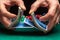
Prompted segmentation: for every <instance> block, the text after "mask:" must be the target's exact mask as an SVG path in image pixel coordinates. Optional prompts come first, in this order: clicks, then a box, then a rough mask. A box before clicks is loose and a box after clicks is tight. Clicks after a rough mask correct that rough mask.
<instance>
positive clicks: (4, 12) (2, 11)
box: [0, 4, 16, 18]
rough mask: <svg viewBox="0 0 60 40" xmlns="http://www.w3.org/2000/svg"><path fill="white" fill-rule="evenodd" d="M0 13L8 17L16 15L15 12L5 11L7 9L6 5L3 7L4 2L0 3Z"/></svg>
mask: <svg viewBox="0 0 60 40" xmlns="http://www.w3.org/2000/svg"><path fill="white" fill-rule="evenodd" d="M0 15H3V16H6V17H8V18H14V17H16V15H15V14H12V13H10V12H8V11H7V9H6V7H5V5H4V4H2V5H1V13H0Z"/></svg>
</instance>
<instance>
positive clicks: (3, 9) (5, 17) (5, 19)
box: [0, 0, 26, 28]
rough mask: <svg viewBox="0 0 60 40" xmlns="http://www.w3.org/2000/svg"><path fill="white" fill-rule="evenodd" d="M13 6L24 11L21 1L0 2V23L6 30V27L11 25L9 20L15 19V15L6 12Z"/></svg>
mask: <svg viewBox="0 0 60 40" xmlns="http://www.w3.org/2000/svg"><path fill="white" fill-rule="evenodd" d="M15 4H16V5H17V6H19V7H21V8H22V9H23V10H26V8H25V6H24V2H23V0H0V22H1V23H2V24H3V25H4V26H5V27H6V28H8V25H10V23H11V22H10V20H9V19H10V18H15V17H16V15H15V14H12V13H10V12H9V11H8V10H9V8H10V7H11V6H13V5H15Z"/></svg>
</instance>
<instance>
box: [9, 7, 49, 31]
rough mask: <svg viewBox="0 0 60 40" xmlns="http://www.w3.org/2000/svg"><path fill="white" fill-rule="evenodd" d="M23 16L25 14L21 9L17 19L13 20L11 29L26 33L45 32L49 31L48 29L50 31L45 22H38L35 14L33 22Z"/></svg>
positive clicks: (32, 14) (32, 15)
mask: <svg viewBox="0 0 60 40" xmlns="http://www.w3.org/2000/svg"><path fill="white" fill-rule="evenodd" d="M23 14H24V13H23V10H22V9H21V8H20V7H19V9H18V15H17V18H13V19H11V24H10V25H9V27H13V28H15V29H17V31H24V32H25V31H28V30H29V31H36V30H39V31H43V32H46V31H47V29H48V28H47V24H45V22H42V21H40V20H38V19H37V18H36V17H35V15H34V12H33V13H31V17H32V20H29V19H28V18H26V16H25V15H23ZM27 29H28V30H27ZM35 29H36V30H35Z"/></svg>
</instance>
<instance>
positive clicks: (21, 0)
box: [11, 0, 26, 10]
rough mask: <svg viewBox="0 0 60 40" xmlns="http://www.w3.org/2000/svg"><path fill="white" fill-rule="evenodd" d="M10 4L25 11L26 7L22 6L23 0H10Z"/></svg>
mask: <svg viewBox="0 0 60 40" xmlns="http://www.w3.org/2000/svg"><path fill="white" fill-rule="evenodd" d="M11 1H12V2H15V3H16V4H17V5H18V6H19V7H21V8H22V9H23V10H26V7H25V5H24V2H23V0H11Z"/></svg>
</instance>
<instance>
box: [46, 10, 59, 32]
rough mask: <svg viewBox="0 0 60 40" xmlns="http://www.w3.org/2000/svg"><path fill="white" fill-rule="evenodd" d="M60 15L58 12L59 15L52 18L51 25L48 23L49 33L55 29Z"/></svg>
mask: <svg viewBox="0 0 60 40" xmlns="http://www.w3.org/2000/svg"><path fill="white" fill-rule="evenodd" d="M58 15H59V11H57V13H56V14H55V16H54V17H52V18H51V19H50V20H49V23H48V25H47V27H48V31H50V30H51V29H52V28H53V27H54V25H56V20H57V17H58Z"/></svg>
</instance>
